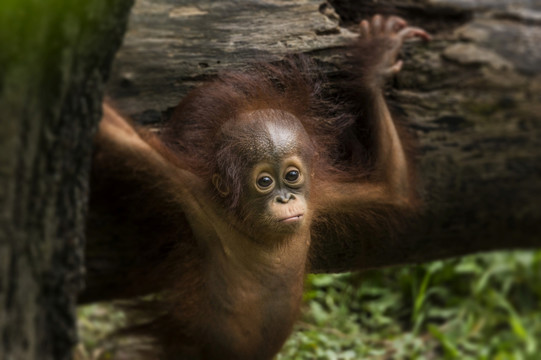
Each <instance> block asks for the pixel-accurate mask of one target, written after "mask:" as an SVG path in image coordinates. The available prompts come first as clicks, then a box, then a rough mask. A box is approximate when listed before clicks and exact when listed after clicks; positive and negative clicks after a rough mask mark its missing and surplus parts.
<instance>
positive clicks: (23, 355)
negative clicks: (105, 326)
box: [0, 0, 131, 360]
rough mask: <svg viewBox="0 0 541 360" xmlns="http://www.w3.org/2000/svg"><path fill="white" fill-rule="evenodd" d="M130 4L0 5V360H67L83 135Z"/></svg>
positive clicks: (77, 258) (58, 1) (79, 256)
mask: <svg viewBox="0 0 541 360" xmlns="http://www.w3.org/2000/svg"><path fill="white" fill-rule="evenodd" d="M130 6H131V1H130V0H119V1H115V2H111V1H106V0H92V1H86V2H84V3H79V2H73V1H66V0H52V1H46V2H42V1H33V0H23V1H15V0H6V1H3V2H2V3H1V4H0V49H2V50H1V51H0V69H1V70H0V71H1V72H0V109H1V115H0V124H1V126H0V204H1V207H0V304H1V305H0V335H1V336H0V358H2V359H13V360H18V359H21V360H22V359H51V360H52V359H54V360H57V359H69V358H71V351H72V347H73V345H74V344H75V343H76V340H77V339H76V327H75V305H76V296H77V293H78V291H80V289H81V288H82V284H83V265H84V264H83V249H84V224H85V216H86V203H87V196H88V175H89V167H90V156H91V151H92V134H93V132H94V129H95V128H96V124H97V121H98V120H99V117H100V113H101V98H102V94H103V89H104V83H105V80H106V78H107V76H108V73H109V70H110V65H111V62H112V59H113V55H114V53H115V51H116V50H117V48H118V46H119V45H120V42H121V39H122V34H123V32H124V29H125V23H126V20H127V14H128V12H129V8H130Z"/></svg>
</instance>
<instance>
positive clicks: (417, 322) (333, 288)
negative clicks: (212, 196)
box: [77, 251, 541, 360]
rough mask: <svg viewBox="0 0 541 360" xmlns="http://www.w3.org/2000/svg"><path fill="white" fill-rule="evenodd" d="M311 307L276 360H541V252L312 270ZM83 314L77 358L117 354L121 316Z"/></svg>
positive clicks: (96, 310) (307, 297)
mask: <svg viewBox="0 0 541 360" xmlns="http://www.w3.org/2000/svg"><path fill="white" fill-rule="evenodd" d="M304 307H305V309H304V310H305V311H304V315H303V316H302V318H301V319H300V321H299V322H298V324H297V326H296V330H295V332H294V333H293V334H292V336H291V337H290V338H289V340H288V341H287V342H286V344H285V346H284V348H283V349H282V351H281V352H280V354H279V355H278V357H277V360H291V359H295V360H304V359H306V360H308V359H309V360H314V359H321V360H327V359H328V360H334V359H336V360H347V359H356V360H358V359H393V360H395V359H397V360H399V359H415V360H422V359H460V360H469V359H472V360H473V359H475V360H485V359H486V360H489V359H490V360H534V359H539V355H538V354H539V352H540V351H541V251H537V252H512V253H507V252H506V253H494V254H484V255H476V256H468V257H463V258H460V259H452V260H446V261H437V262H433V263H430V264H426V265H419V266H410V267H402V268H395V269H386V270H373V271H370V272H365V273H363V274H357V273H350V274H342V275H310V276H309V277H308V279H307V281H306V291H305V294H304ZM79 315H80V316H79V326H80V334H81V338H82V339H83V341H84V342H83V343H82V344H81V345H80V346H79V348H78V351H79V352H78V356H77V359H78V360H79V359H81V360H89V359H113V358H115V356H114V346H113V345H112V344H111V343H110V342H108V340H104V339H107V337H106V334H107V333H108V332H109V331H110V329H111V324H115V323H119V322H121V321H122V318H121V317H120V318H119V316H121V315H119V314H118V313H115V312H110V309H108V308H107V307H103V306H96V305H92V306H90V307H84V308H81V309H80V310H79ZM100 339H101V340H100ZM82 354H86V355H85V356H82ZM89 354H91V355H89ZM117 354H118V353H117Z"/></svg>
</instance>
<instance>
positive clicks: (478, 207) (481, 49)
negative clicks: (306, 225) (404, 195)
mask: <svg viewBox="0 0 541 360" xmlns="http://www.w3.org/2000/svg"><path fill="white" fill-rule="evenodd" d="M331 3H332V4H328V3H323V2H322V1H321V0H314V1H298V2H295V1H288V2H282V1H272V0H269V1H250V0H242V1H228V0H224V1H210V0H207V1H197V2H195V1H183V0H175V1H171V0H167V1H166V0H156V1H152V2H148V1H143V0H140V1H139V2H138V3H137V4H136V6H135V8H134V10H135V11H134V12H133V14H132V16H131V20H130V21H131V22H130V27H129V31H128V34H127V37H126V40H125V43H124V46H123V47H122V49H121V51H120V52H119V53H118V55H117V58H116V61H115V65H114V71H113V74H112V81H111V82H110V84H109V87H108V93H109V95H110V96H111V98H112V99H113V100H114V103H115V104H116V106H117V108H119V110H121V112H123V113H124V114H126V115H129V116H131V117H133V118H134V119H136V120H137V121H139V122H141V123H146V124H156V123H159V122H160V121H161V119H162V118H164V117H166V116H167V112H168V110H169V109H170V108H172V107H174V106H175V105H176V104H177V103H178V102H179V100H180V99H181V98H182V97H183V96H184V95H185V94H186V93H187V92H188V91H189V89H191V88H192V87H194V86H196V85H198V84H200V83H201V82H202V81H204V80H205V79H207V78H209V77H212V76H213V75H214V74H216V73H217V72H218V71H220V70H222V69H227V68H238V67H240V66H242V65H243V64H245V63H246V62H249V61H250V60H253V59H266V60H271V61H273V60H278V59H280V58H281V57H282V56H283V55H284V54H286V53H289V52H304V53H308V54H310V55H312V56H313V57H315V58H316V59H317V60H318V61H319V62H320V63H321V65H322V66H323V68H324V69H326V71H327V72H328V73H329V74H330V75H332V74H333V72H334V71H335V70H336V68H337V65H338V63H339V62H340V61H341V57H340V56H339V55H340V53H341V52H342V51H343V46H344V45H345V44H346V43H347V42H348V41H349V40H351V39H352V38H353V37H355V36H356V34H355V31H356V26H357V23H358V21H359V20H360V19H362V18H367V17H369V16H371V15H373V14H374V13H376V12H378V13H384V14H391V13H392V14H398V15H400V16H403V17H404V18H406V19H407V20H409V21H410V22H411V23H412V24H414V25H416V26H421V27H424V28H425V29H427V30H429V31H430V32H431V33H432V34H433V35H434V40H433V41H432V42H431V43H430V44H428V45H426V46H419V45H412V44H410V45H407V46H406V47H405V48H404V51H403V56H404V58H405V59H406V61H405V66H404V69H403V70H402V72H401V73H400V74H399V75H398V76H397V78H396V79H395V81H394V83H393V84H392V85H393V86H392V89H390V90H389V94H388V95H389V99H390V101H391V102H393V103H397V104H399V111H401V112H402V113H403V115H404V117H405V118H407V119H408V122H409V124H410V125H411V129H412V130H413V131H415V132H416V133H417V135H418V138H419V143H420V144H419V148H420V151H419V156H418V157H419V178H420V180H421V182H420V184H419V191H420V193H421V195H422V198H423V203H424V205H423V209H422V210H421V213H420V216H419V217H418V218H417V219H416V220H415V221H414V222H413V223H412V224H411V226H409V227H408V229H407V230H406V231H405V232H404V233H403V234H401V236H400V238H399V239H398V240H393V242H392V243H389V244H391V245H387V246H386V245H385V244H386V242H387V239H377V240H375V241H372V242H371V240H364V241H365V243H364V244H363V243H362V241H363V239H361V240H360V241H359V243H358V244H355V243H354V244H346V245H347V246H346V247H345V248H344V249H342V250H343V251H335V250H329V253H328V254H326V256H324V257H317V262H316V264H315V265H316V268H315V270H316V271H329V270H335V271H341V270H344V269H347V268H350V267H351V266H352V264H353V263H356V264H359V262H360V263H361V264H362V265H361V268H370V267H380V266H388V265H396V264H403V263H411V262H422V261H428V260H432V259H438V258H445V257H450V256H457V255H461V254H466V253H472V252H476V251H482V250H489V249H504V248H525V247H534V246H540V245H541V236H539V234H540V233H541V47H540V46H539V45H538V44H539V43H540V42H541V26H539V25H540V24H541V20H540V19H541V5H539V4H538V3H534V2H532V1H528V0H523V1H514V2H513V7H511V6H509V5H507V3H508V1H504V0H499V1H481V0H478V1H475V0H472V1H462V0H443V1H441V0H438V1H434V0H421V1H418V0H417V1H414V0H387V1H385V0H384V1H377V2H376V1H355V0H334V1H332V2H331ZM366 242H368V243H366ZM115 245H116V244H115V243H114V242H113V241H112V239H107V238H102V239H92V243H91V244H90V246H89V257H88V269H89V277H88V282H89V288H88V291H87V292H86V295H85V296H86V297H85V299H87V300H89V299H99V298H103V297H104V296H102V295H103V294H104V293H105V291H106V289H105V284H107V287H109V288H110V287H111V286H114V284H119V283H120V282H122V274H123V271H125V270H127V269H129V267H130V266H134V267H137V268H138V270H139V271H141V269H144V267H145V263H144V257H141V256H137V254H134V253H133V252H135V251H136V247H134V248H133V251H132V253H130V252H129V251H128V252H126V251H125V249H126V247H121V246H122V245H121V244H118V245H119V247H118V249H116V248H115ZM115 249H116V250H115ZM120 249H123V250H122V251H121V250H120ZM361 249H365V250H366V249H368V250H369V251H368V252H362V251H361ZM111 254H114V256H112V255H111ZM344 254H349V255H351V254H353V256H349V257H344V256H343V255H344ZM135 258H137V259H139V261H140V262H137V263H136V264H135V263H134V260H133V259H135ZM112 259H114V261H113V260H112ZM141 259H143V260H142V261H141ZM105 280H107V282H105ZM111 296H114V294H113V295H111V294H110V293H109V294H107V296H105V297H111Z"/></svg>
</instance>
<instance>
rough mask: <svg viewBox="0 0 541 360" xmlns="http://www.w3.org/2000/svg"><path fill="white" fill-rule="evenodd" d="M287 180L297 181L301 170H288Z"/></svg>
mask: <svg viewBox="0 0 541 360" xmlns="http://www.w3.org/2000/svg"><path fill="white" fill-rule="evenodd" d="M285 178H286V180H287V181H290V182H295V181H297V179H298V178H299V171H298V170H290V171H288V172H287V174H286V176H285Z"/></svg>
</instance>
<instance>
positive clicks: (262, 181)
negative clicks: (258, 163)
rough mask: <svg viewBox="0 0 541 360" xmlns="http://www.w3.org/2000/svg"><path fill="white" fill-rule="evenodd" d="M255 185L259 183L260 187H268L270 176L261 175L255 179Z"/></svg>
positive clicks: (270, 182) (270, 180)
mask: <svg viewBox="0 0 541 360" xmlns="http://www.w3.org/2000/svg"><path fill="white" fill-rule="evenodd" d="M257 185H259V187H260V188H263V189H264V188H268V187H269V186H271V185H272V178H271V177H270V176H262V177H260V178H259V179H257Z"/></svg>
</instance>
